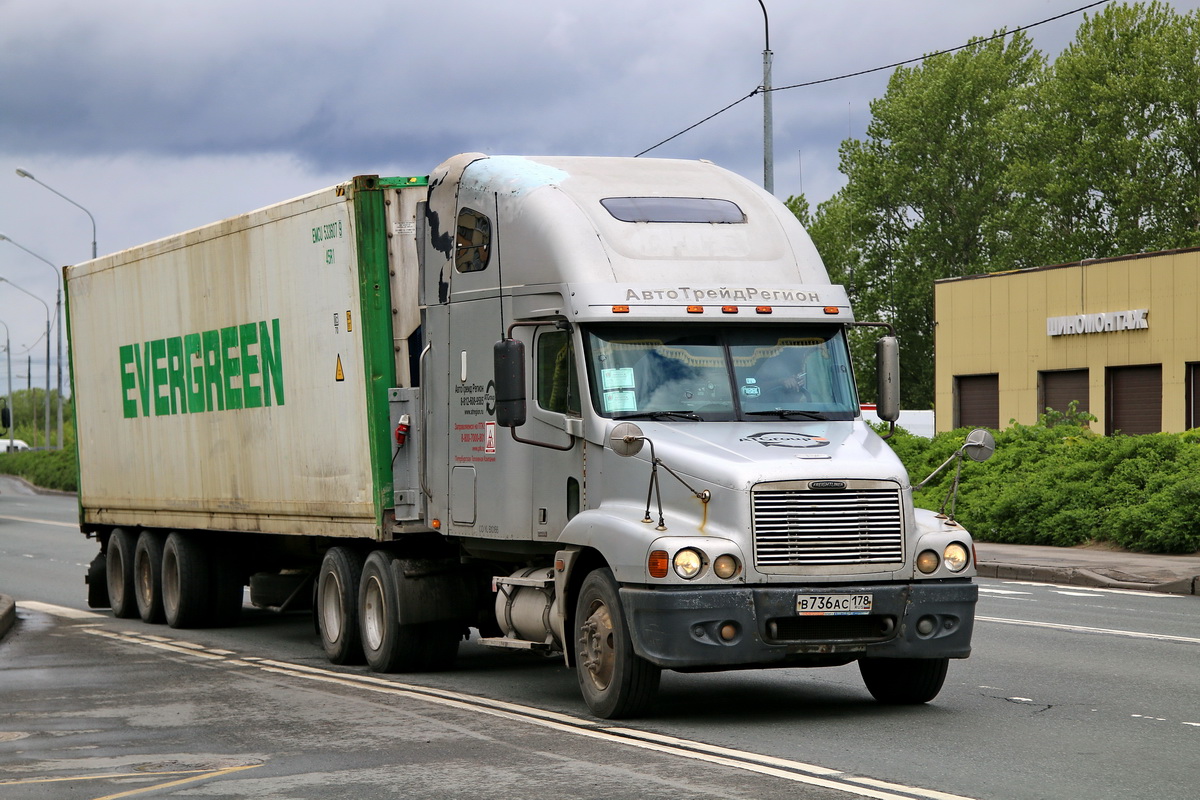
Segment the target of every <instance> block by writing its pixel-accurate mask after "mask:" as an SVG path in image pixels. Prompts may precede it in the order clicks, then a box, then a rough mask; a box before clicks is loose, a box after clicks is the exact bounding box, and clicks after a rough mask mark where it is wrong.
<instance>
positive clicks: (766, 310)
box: [754, 306, 774, 314]
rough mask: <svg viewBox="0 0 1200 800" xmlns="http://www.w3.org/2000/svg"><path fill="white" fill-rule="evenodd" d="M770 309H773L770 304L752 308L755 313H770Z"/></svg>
mask: <svg viewBox="0 0 1200 800" xmlns="http://www.w3.org/2000/svg"><path fill="white" fill-rule="evenodd" d="M772 311H774V309H773V308H771V307H770V306H755V308H754V313H755V314H770V313H771V312H772Z"/></svg>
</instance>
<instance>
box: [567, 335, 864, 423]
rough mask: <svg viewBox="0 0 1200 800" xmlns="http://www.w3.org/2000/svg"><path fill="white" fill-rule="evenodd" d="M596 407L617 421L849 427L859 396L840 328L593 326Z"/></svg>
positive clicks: (589, 343) (590, 358)
mask: <svg viewBox="0 0 1200 800" xmlns="http://www.w3.org/2000/svg"><path fill="white" fill-rule="evenodd" d="M584 339H585V343H586V347H587V366H588V383H589V385H590V388H591V395H592V403H593V405H594V406H595V408H596V410H597V411H598V412H599V413H600V414H601V415H603V416H606V417H611V418H613V419H622V418H640V419H663V420H672V419H676V420H734V419H754V418H757V417H761V416H765V417H775V418H777V419H789V420H804V419H822V420H849V419H854V418H855V416H857V412H858V396H857V394H856V393H855V391H854V381H853V378H852V374H851V370H850V357H849V353H848V352H847V349H846V340H845V337H844V335H843V333H842V329H841V328H840V327H838V326H833V325H794V324H793V325H786V326H785V325H737V326H734V325H725V326H721V327H719V328H714V327H712V326H701V325H698V324H685V323H645V324H640V325H638V324H634V325H630V324H623V325H595V326H592V327H591V328H589V329H588V330H587V331H586V333H585V336H584Z"/></svg>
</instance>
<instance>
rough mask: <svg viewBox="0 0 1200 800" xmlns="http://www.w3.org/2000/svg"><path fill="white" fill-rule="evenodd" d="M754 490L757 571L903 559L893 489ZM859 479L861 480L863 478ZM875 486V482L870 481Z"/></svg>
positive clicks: (896, 491)
mask: <svg viewBox="0 0 1200 800" xmlns="http://www.w3.org/2000/svg"><path fill="white" fill-rule="evenodd" d="M853 483H854V482H850V481H848V482H847V484H849V485H848V487H847V488H846V489H843V490H837V491H821V490H810V489H760V490H757V491H755V492H754V495H753V497H754V501H753V502H754V560H755V563H756V564H757V565H758V568H759V569H760V570H764V571H767V572H769V571H770V570H771V569H772V568H782V567H813V566H829V565H854V564H889V563H897V564H898V563H901V562H903V561H904V525H903V514H902V511H901V502H900V490H899V489H898V488H855V487H854V486H853V485H852V484H853ZM864 483H865V482H864ZM875 485H878V484H875Z"/></svg>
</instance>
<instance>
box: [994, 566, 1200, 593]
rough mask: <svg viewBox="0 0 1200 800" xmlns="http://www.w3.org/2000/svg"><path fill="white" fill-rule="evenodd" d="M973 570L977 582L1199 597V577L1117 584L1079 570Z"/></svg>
mask: <svg viewBox="0 0 1200 800" xmlns="http://www.w3.org/2000/svg"><path fill="white" fill-rule="evenodd" d="M975 570H976V572H977V573H978V575H979V577H981V578H1004V579H1007V580H1018V581H1035V582H1038V583H1055V584H1064V585H1067V586H1088V587H1092V588H1094V589H1133V590H1137V591H1142V592H1163V593H1164V594H1186V595H1200V575H1196V576H1193V577H1191V578H1181V579H1179V580H1174V581H1169V582H1167V583H1154V582H1151V581H1146V582H1143V581H1121V580H1116V579H1115V578H1109V577H1108V576H1106V575H1101V574H1099V573H1097V572H1093V571H1092V570H1090V569H1085V568H1083V567H1047V566H1038V565H1033V564H997V563H995V562H992V563H986V562H985V563H980V564H976V565H975Z"/></svg>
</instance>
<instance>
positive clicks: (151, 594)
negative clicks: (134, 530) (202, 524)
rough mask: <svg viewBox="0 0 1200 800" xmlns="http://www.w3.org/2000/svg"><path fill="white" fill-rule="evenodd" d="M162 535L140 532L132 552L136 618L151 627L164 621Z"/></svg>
mask: <svg viewBox="0 0 1200 800" xmlns="http://www.w3.org/2000/svg"><path fill="white" fill-rule="evenodd" d="M162 555H163V537H162V534H159V533H155V532H153V531H142V533H141V535H140V536H138V539H137V548H136V549H135V550H134V551H133V581H134V584H135V585H136V588H137V610H138V616H140V617H141V618H142V621H143V622H149V623H151V624H153V625H157V624H160V623H162V622H164V621H165V620H166V616H165V615H164V614H163V599H162Z"/></svg>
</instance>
